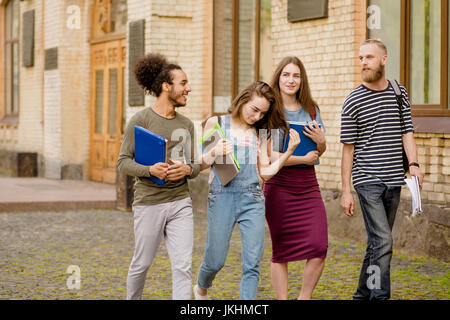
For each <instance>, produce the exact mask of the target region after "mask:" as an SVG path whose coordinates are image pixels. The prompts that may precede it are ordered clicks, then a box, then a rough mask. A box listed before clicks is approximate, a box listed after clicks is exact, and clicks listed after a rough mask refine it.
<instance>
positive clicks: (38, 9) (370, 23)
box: [0, 0, 450, 258]
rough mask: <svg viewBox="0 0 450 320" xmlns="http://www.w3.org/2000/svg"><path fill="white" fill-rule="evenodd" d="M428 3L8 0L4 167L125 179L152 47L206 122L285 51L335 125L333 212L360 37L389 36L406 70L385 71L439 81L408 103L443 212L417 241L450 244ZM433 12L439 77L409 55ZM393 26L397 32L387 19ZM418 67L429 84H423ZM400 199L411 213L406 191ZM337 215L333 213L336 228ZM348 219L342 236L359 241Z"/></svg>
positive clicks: (145, 101)
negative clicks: (126, 145)
mask: <svg viewBox="0 0 450 320" xmlns="http://www.w3.org/2000/svg"><path fill="white" fill-rule="evenodd" d="M419 2H420V3H422V2H423V8H422V7H414V5H413V3H412V1H409V0H405V1H399V3H400V4H399V5H398V8H397V7H396V9H391V10H390V12H389V14H387V13H386V12H388V9H386V8H387V3H388V2H386V1H384V0H329V1H315V2H312V1H301V0H300V1H299V0H297V1H295V0H273V1H267V0H247V1H244V0H215V1H205V0H183V1H181V0H151V1H150V0H148V1H147V0H146V1H142V0H58V1H56V0H26V1H19V0H1V1H0V43H1V46H0V74H2V76H1V77H0V97H1V98H0V170H1V171H0V173H1V174H4V175H24V174H26V173H27V172H29V170H28V171H27V170H26V167H27V165H33V163H34V162H35V163H36V164H35V166H36V168H37V170H35V172H36V174H37V175H39V176H43V177H48V178H55V179H93V180H98V181H105V182H115V181H116V176H115V171H114V163H115V159H116V157H117V153H118V147H119V146H120V135H121V133H122V131H123V126H124V125H125V123H126V121H127V119H129V118H130V117H131V116H132V115H133V114H134V113H135V112H137V111H138V110H140V109H142V108H143V107H147V106H150V105H151V104H152V102H153V101H154V98H153V97H149V96H144V95H143V92H142V91H141V90H140V89H139V88H136V84H135V83H133V81H134V79H130V69H131V67H132V65H133V62H134V61H135V59H136V58H137V57H138V56H139V55H142V54H143V53H148V52H161V53H163V54H165V55H166V56H167V57H168V58H169V60H171V61H174V62H177V63H178V64H180V65H181V66H182V67H183V69H184V70H185V71H186V73H187V75H188V77H189V80H190V83H191V87H192V92H191V93H190V95H189V100H188V107H187V108H185V109H183V110H182V111H181V112H182V113H184V114H185V115H187V116H189V117H190V118H191V119H192V120H193V121H194V123H195V124H196V126H197V127H200V123H201V122H202V121H203V120H205V119H206V118H207V117H208V116H210V115H212V114H217V113H221V112H223V111H224V110H225V109H226V107H227V105H228V104H229V102H230V101H231V99H232V98H233V97H234V96H235V95H236V94H237V92H238V91H239V90H240V89H241V88H243V87H245V86H246V85H247V84H248V83H249V82H251V81H252V80H256V79H262V80H264V81H269V80H270V75H271V72H272V71H273V70H274V68H275V66H276V65H277V63H278V62H279V61H280V60H281V59H282V58H283V57H284V56H286V55H296V56H298V57H299V58H300V59H302V61H303V62H304V64H305V67H306V70H307V72H308V77H309V80H310V86H311V89H312V94H313V97H314V98H315V99H316V100H317V102H318V104H319V106H320V110H321V114H322V118H323V120H324V123H325V126H326V127H327V151H326V153H325V154H324V155H323V156H322V158H321V165H320V166H318V167H317V169H316V170H317V174H318V179H319V183H320V186H321V188H322V191H323V194H324V198H325V199H326V202H327V209H329V210H328V211H330V212H331V211H333V210H334V211H336V209H335V208H334V207H336V206H338V194H339V189H340V159H341V148H342V146H341V145H340V143H339V134H340V112H341V107H342V104H343V101H344V99H345V97H346V96H347V95H348V94H349V93H350V91H351V90H352V89H353V88H355V87H356V86H357V85H358V84H359V83H360V71H359V61H358V58H357V55H358V48H359V44H360V43H361V42H362V41H363V40H364V39H366V38H368V37H380V38H381V39H382V40H383V41H385V42H386V43H387V44H388V51H389V52H390V53H389V57H390V59H391V56H392V60H391V61H390V62H392V65H394V66H395V68H397V69H398V70H397V69H396V70H394V69H392V70H388V71H389V75H391V74H393V75H395V76H396V77H398V79H399V80H400V81H401V82H402V83H404V84H405V85H406V86H407V88H408V89H409V90H410V91H414V92H416V91H417V90H415V88H416V87H417V88H419V87H420V88H421V89H420V90H422V91H423V88H422V87H421V85H422V84H421V83H426V87H425V88H429V89H426V90H428V91H429V93H426V94H425V96H426V97H428V96H430V98H429V99H430V100H429V101H428V100H426V101H425V100H424V101H422V100H423V98H421V97H417V98H416V97H415V96H414V97H413V99H416V100H417V103H415V101H412V102H413V103H412V104H413V120H414V125H415V128H416V134H415V137H416V142H417V145H418V152H419V162H420V164H421V166H422V168H423V170H424V172H425V173H426V176H425V182H424V186H423V191H422V199H423V200H424V203H425V204H426V205H429V206H430V208H432V210H431V209H430V210H431V211H432V212H435V213H433V214H432V215H430V216H429V217H428V218H426V219H425V218H423V219H425V220H423V222H420V223H421V224H420V226H421V227H423V228H425V229H424V232H423V234H422V235H416V236H415V240H414V241H416V242H417V246H421V249H420V250H422V251H424V252H432V251H433V250H434V251H436V252H438V251H439V252H442V250H444V251H448V238H449V233H448V224H449V223H448V204H449V203H450V160H449V159H450V157H449V156H450V111H449V84H450V81H449V80H448V78H449V74H450V73H449V72H448V70H449V68H448V54H449V50H448V46H449V43H450V41H448V40H449V38H448V37H449V35H448V10H449V8H448V7H449V6H448V0H440V1H439V0H436V1H432V2H431V4H430V1H429V0H423V1H419ZM419 2H417V3H419ZM308 3H309V5H311V3H315V5H314V6H316V7H317V8H313V9H318V7H319V6H320V4H323V3H325V9H326V10H325V11H322V17H318V18H317V17H316V18H315V19H305V20H302V19H301V17H300V18H299V19H297V20H296V19H295V17H296V16H301V14H300V15H299V12H298V8H299V6H301V5H308ZM436 3H438V7H436ZM310 9H311V8H310ZM319 9H320V8H319ZM296 10H297V11H296ZM396 10H397V11H396ZM423 14H425V15H428V16H429V17H430V19H428V20H426V21H431V24H430V25H428V27H426V26H427V25H425V27H424V30H428V31H427V32H428V38H426V37H425V38H426V39H429V38H430V39H440V42H439V43H438V44H436V43H435V41H436V40H433V41H434V42H432V41H431V40H430V45H429V46H425V47H426V48H427V50H428V51H427V52H428V56H431V57H436V59H437V62H436V61H434V60H436V59H434V60H432V61H431V60H430V61H429V60H426V61H425V64H426V66H427V67H426V68H425V69H424V70H429V69H430V68H431V72H429V71H427V72H428V73H425V71H423V70H419V71H420V72H419V76H417V75H416V74H417V73H415V69H414V68H416V67H415V65H417V61H416V60H417V59H418V58H416V57H415V56H414V55H413V53H412V52H415V51H417V50H414V49H415V48H416V47H415V46H417V42H418V41H419V40H417V39H416V38H414V36H410V34H411V32H410V31H411V30H412V29H414V28H415V27H416V25H417V24H418V23H416V22H415V21H416V20H417V19H415V18H417V16H420V17H422V16H423ZM392 15H393V16H392ZM396 15H397V16H396ZM419 20H420V19H419ZM396 21H398V28H397V29H398V30H397V29H392V28H393V27H392V26H391V25H392V23H394V22H396ZM396 23H397V22H396ZM30 26H32V28H31V29H30ZM419 27H420V26H419ZM389 28H391V29H389ZM427 28H428V29H427ZM386 30H387V31H386ZM394 31H395V32H394ZM397 31H398V38H394V39H392V37H393V36H392V35H391V34H394V35H397V33H396V32H397ZM414 34H415V33H414ZM426 35H427V33H426V34H425V36H426ZM430 35H431V37H430ZM437 35H439V37H437ZM384 37H386V39H384ZM421 41H422V40H421ZM391 43H392V48H391V47H389V45H390V44H391ZM396 44H398V48H397V47H395V46H394V45H396ZM391 49H392V50H391ZM391 53H392V54H391ZM425 56H427V55H425ZM420 59H421V60H420V61H423V58H420ZM421 63H422V62H420V63H419V65H420V64H421ZM436 63H438V68H437V67H436V66H435V65H436ZM422 64H423V63H422ZM417 68H418V67H417ZM422 74H424V75H425V74H426V76H424V77H425V81H422V80H420V81H421V82H420V84H417V81H416V79H418V78H420V77H421V76H420V75H422ZM436 74H438V75H437V78H436ZM411 75H414V76H411ZM420 79H422V78H420ZM433 81H434V82H433ZM436 81H437V82H438V85H437V87H436V84H435V82H436ZM433 86H434V87H433ZM435 87H436V88H437V89H436V88H435ZM426 90H425V91H426ZM436 90H437V91H436ZM420 99H422V100H420ZM427 99H428V98H427ZM419 100H420V101H419ZM23 155H25V156H23ZM20 159H25V160H26V161H25V160H20ZM201 185H203V183H202V184H201ZM203 189H204V188H203ZM402 195H403V199H404V200H403V202H404V205H405V208H406V209H404V211H405V212H406V211H407V210H408V209H407V208H408V204H409V193H408V192H407V191H406V190H405V192H403V193H402ZM333 208H334V209H333ZM329 215H330V213H329ZM336 217H337V213H336ZM333 219H334V218H333V215H332V214H331V215H330V220H329V225H330V227H331V228H330V229H333V228H334V227H333V226H332V225H331V224H332V223H334V221H335V220H333ZM340 219H341V218H340V217H339V218H336V221H338V223H339V224H346V223H345V222H342V221H341V220H340ZM421 219H422V218H421ZM401 221H402V220H401ZM405 221H406V222H404V223H403V224H400V225H401V228H403V229H405V228H406V229H407V228H408V223H409V222H407V220H405ZM421 221H422V220H421ZM358 223H359V227H356V225H355V228H357V229H358V230H359V229H360V225H361V221H359V222H358ZM349 225H351V224H349ZM410 227H411V228H413V227H414V226H410ZM351 228H352V227H351V226H347V231H346V232H344V233H345V234H346V235H349V236H353V237H357V238H361V237H362V233H360V232H359V231H358V232H356V233H355V231H352V230H351ZM399 228H400V226H399ZM411 230H412V229H411ZM433 237H435V238H436V237H438V238H439V239H438V240H439V241H438V242H439V243H440V244H439V246H440V248H434V249H433V248H431V247H430V246H432V245H431V244H429V245H428V246H429V247H427V248H425V247H426V246H427V245H424V244H420V242H421V241H425V242H427V241H428V242H430V241H431V240H432V239H434V240H433V241H434V242H436V241H437V240H436V239H435V238H433ZM408 239H409V238H408ZM430 248H431V249H430ZM446 257H447V258H448V253H446Z"/></svg>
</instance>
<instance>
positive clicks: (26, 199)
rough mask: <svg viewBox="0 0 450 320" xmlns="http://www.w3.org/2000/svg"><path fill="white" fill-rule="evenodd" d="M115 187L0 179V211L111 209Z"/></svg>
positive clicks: (45, 180)
mask: <svg viewBox="0 0 450 320" xmlns="http://www.w3.org/2000/svg"><path fill="white" fill-rule="evenodd" d="M115 206H116V186H115V185H112V184H106V183H98V182H93V181H86V180H52V179H43V178H3V177H0V211H36V210H41V211H42V210H69V209H72V210H77V209H113V208H115Z"/></svg>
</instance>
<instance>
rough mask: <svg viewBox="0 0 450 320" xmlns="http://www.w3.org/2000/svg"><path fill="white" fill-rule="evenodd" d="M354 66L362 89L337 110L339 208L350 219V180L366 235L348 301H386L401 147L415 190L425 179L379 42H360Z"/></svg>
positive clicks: (405, 108) (408, 121)
mask: <svg viewBox="0 0 450 320" xmlns="http://www.w3.org/2000/svg"><path fill="white" fill-rule="evenodd" d="M359 60H360V64H361V69H362V70H361V76H362V80H363V83H362V84H360V85H359V86H358V87H357V88H356V89H354V90H353V91H352V92H351V93H350V94H349V95H348V97H347V98H346V100H345V102H344V106H343V108H342V117H341V138H340V141H341V143H343V149H342V163H341V176H342V197H341V207H342V209H343V211H344V213H345V214H346V215H347V216H350V217H351V216H353V212H354V202H353V197H352V194H351V190H350V188H351V185H350V181H351V178H353V186H354V188H355V190H356V193H357V195H358V198H359V203H360V206H361V211H362V214H363V217H364V223H365V227H366V231H367V235H368V240H367V249H366V254H365V257H364V261H363V263H362V267H361V273H360V276H359V283H358V287H357V290H356V292H355V293H354V295H353V299H355V300H365V299H366V300H369V299H371V300H385V299H389V298H390V296H391V288H390V262H391V257H392V245H393V238H392V227H393V225H394V219H395V214H396V212H397V208H398V204H399V201H400V191H401V186H402V185H403V184H405V182H404V178H405V171H404V169H403V156H402V148H403V147H404V148H405V152H406V155H407V157H408V163H409V171H410V174H411V175H415V176H417V177H418V178H419V185H420V186H422V181H423V177H424V174H423V173H422V171H421V170H420V168H419V164H418V163H417V149H416V144H415V141H414V135H413V134H414V128H413V125H412V120H411V109H410V103H409V99H408V94H407V92H406V89H405V88H404V87H403V86H401V85H400V90H401V93H402V99H403V103H402V111H401V112H402V114H403V122H404V125H403V122H402V121H401V117H400V112H399V105H398V102H397V100H396V95H395V92H394V89H393V88H392V86H391V85H390V83H389V81H387V80H386V78H385V70H384V69H385V65H386V63H387V50H386V46H385V45H384V44H383V43H382V42H381V41H378V40H372V39H369V40H366V41H364V42H363V43H362V44H361V46H360V50H359Z"/></svg>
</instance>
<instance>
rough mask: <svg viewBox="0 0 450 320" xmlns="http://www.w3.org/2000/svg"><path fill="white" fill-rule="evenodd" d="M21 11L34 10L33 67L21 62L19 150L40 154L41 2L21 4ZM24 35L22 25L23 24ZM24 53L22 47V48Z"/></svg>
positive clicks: (42, 63) (41, 85)
mask: <svg viewBox="0 0 450 320" xmlns="http://www.w3.org/2000/svg"><path fill="white" fill-rule="evenodd" d="M20 4H21V6H20V12H21V17H22V13H23V12H25V11H28V10H33V9H34V10H35V12H34V19H35V30H34V35H35V37H34V66H32V67H28V68H25V67H23V66H22V61H21V63H20V65H21V68H20V114H19V118H20V121H19V126H18V143H17V151H26V152H41V151H42V148H43V127H42V117H43V114H42V97H43V82H42V80H43V77H42V70H43V68H44V59H43V54H42V53H43V50H42V49H43V48H42V28H41V26H42V6H41V1H24V2H20ZM20 29H21V34H22V24H21V28H20ZM20 51H21V52H22V46H20Z"/></svg>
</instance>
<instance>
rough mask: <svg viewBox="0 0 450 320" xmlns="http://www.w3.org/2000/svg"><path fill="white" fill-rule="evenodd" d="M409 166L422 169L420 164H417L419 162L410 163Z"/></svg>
mask: <svg viewBox="0 0 450 320" xmlns="http://www.w3.org/2000/svg"><path fill="white" fill-rule="evenodd" d="M409 166H410V167H411V166H415V167H417V168H420V166H419V164H418V163H417V162H410V163H409Z"/></svg>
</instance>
